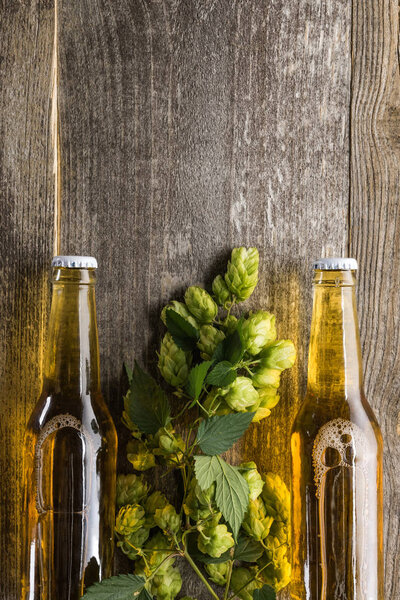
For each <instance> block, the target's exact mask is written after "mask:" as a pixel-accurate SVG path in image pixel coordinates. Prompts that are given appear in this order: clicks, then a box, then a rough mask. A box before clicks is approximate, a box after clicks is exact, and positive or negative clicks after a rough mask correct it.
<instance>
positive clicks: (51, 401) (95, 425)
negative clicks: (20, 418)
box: [27, 390, 116, 437]
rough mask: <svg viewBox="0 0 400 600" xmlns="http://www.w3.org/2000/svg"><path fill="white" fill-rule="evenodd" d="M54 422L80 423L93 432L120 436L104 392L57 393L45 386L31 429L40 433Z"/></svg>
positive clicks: (29, 428) (29, 425) (64, 424)
mask: <svg viewBox="0 0 400 600" xmlns="http://www.w3.org/2000/svg"><path fill="white" fill-rule="evenodd" d="M50 423H52V424H54V426H57V423H59V426H60V427H62V426H69V424H73V426H77V424H78V423H79V424H80V425H81V426H83V427H84V428H85V429H86V430H87V431H89V432H91V433H92V434H100V435H107V434H108V435H110V436H115V437H116V432H115V426H114V423H113V420H112V417H111V415H110V412H109V410H108V408H107V405H106V403H105V401H104V398H103V396H102V395H101V393H100V392H96V393H89V394H85V395H81V394H79V393H65V392H60V393H54V392H52V391H48V390H43V392H42V394H41V396H40V397H39V400H38V402H37V404H36V406H35V408H34V410H33V412H32V413H31V416H30V419H29V421H28V425H27V430H28V431H32V432H34V433H39V432H40V431H42V430H43V429H44V428H48V427H49V424H50Z"/></svg>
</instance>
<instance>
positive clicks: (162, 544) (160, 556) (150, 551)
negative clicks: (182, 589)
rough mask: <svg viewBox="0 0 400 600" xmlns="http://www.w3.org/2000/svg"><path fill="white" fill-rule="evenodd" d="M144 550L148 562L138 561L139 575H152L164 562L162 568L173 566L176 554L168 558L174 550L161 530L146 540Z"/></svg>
mask: <svg viewBox="0 0 400 600" xmlns="http://www.w3.org/2000/svg"><path fill="white" fill-rule="evenodd" d="M144 552H145V554H146V563H145V562H144V561H143V560H139V561H137V562H136V564H135V573H136V574H137V575H144V576H145V577H150V575H151V574H152V573H153V572H154V571H155V570H156V569H157V567H159V566H160V565H161V563H163V564H162V567H161V568H160V570H161V569H168V568H169V567H172V566H173V564H174V562H175V558H174V556H171V558H169V559H168V556H169V555H170V554H171V553H172V552H173V550H172V549H171V542H170V541H169V540H168V538H167V537H166V536H165V535H164V534H162V533H161V531H159V530H158V531H157V533H156V534H155V535H153V536H152V537H151V538H150V540H148V541H147V542H146V544H145V546H144ZM163 561H165V562H163Z"/></svg>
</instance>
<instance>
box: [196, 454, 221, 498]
mask: <svg viewBox="0 0 400 600" xmlns="http://www.w3.org/2000/svg"><path fill="white" fill-rule="evenodd" d="M194 471H195V473H196V479H197V481H198V484H199V486H200V487H201V489H202V490H207V489H208V488H209V487H210V485H211V484H212V483H213V482H214V481H215V479H216V476H217V474H218V473H219V471H220V466H219V463H218V458H217V457H216V456H195V457H194Z"/></svg>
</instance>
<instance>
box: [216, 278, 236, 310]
mask: <svg viewBox="0 0 400 600" xmlns="http://www.w3.org/2000/svg"><path fill="white" fill-rule="evenodd" d="M212 291H213V294H214V298H215V301H216V303H217V304H219V306H223V307H225V305H226V304H229V303H231V302H232V295H231V293H230V291H229V288H228V286H227V285H226V283H225V280H224V278H223V277H222V275H217V276H216V278H215V279H214V281H213V282H212Z"/></svg>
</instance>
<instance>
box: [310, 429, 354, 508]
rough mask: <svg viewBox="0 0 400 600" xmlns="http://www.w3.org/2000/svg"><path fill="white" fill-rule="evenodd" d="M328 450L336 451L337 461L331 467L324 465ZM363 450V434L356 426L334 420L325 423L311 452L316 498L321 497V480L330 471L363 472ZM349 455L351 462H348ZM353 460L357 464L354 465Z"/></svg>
mask: <svg viewBox="0 0 400 600" xmlns="http://www.w3.org/2000/svg"><path fill="white" fill-rule="evenodd" d="M329 449H333V450H336V451H337V458H338V460H337V462H335V464H332V465H327V464H326V452H327V451H328V450H329ZM365 450H366V440H365V434H364V433H363V431H362V430H361V429H360V427H358V425H355V423H352V422H351V421H348V420H346V419H334V420H333V421H329V422H328V423H325V425H323V426H322V427H321V429H320V430H319V431H318V433H317V435H316V437H315V440H314V446H313V451H312V456H313V466H314V481H315V485H316V487H317V491H316V496H317V498H319V497H320V495H321V483H322V480H323V478H324V477H325V476H326V474H327V472H328V471H329V470H330V469H333V468H336V467H345V468H354V467H356V468H361V469H362V470H363V471H364V466H363V464H362V460H361V459H362V456H365ZM346 452H347V456H346ZM349 455H350V456H352V458H353V460H349ZM324 459H325V460H324ZM355 460H356V461H357V464H355V462H354V461H355Z"/></svg>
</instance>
